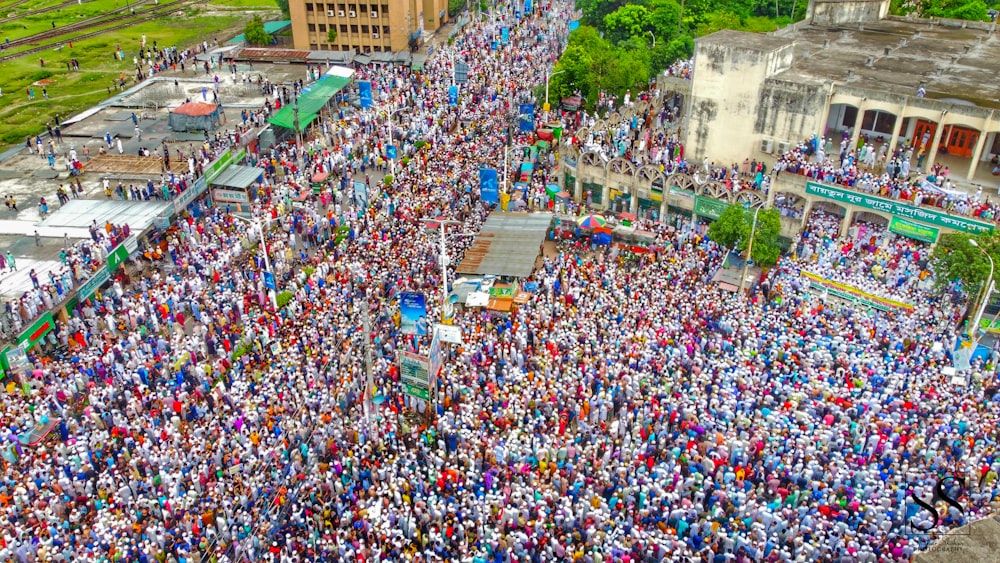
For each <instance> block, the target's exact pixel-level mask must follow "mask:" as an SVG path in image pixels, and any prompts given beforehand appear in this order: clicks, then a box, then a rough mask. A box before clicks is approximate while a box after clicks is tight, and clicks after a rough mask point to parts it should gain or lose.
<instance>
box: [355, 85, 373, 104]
mask: <svg viewBox="0 0 1000 563" xmlns="http://www.w3.org/2000/svg"><path fill="white" fill-rule="evenodd" d="M358 96H359V97H360V99H361V108H362V109H368V108H370V107H372V83H371V81H369V80H361V81H359V82H358Z"/></svg>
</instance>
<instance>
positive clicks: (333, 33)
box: [326, 25, 337, 43]
mask: <svg viewBox="0 0 1000 563" xmlns="http://www.w3.org/2000/svg"><path fill="white" fill-rule="evenodd" d="M326 41H327V43H335V42H336V41H337V28H336V27H334V26H332V25H331V26H330V30H329V31H327V32H326Z"/></svg>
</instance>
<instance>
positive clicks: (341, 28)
mask: <svg viewBox="0 0 1000 563" xmlns="http://www.w3.org/2000/svg"><path fill="white" fill-rule="evenodd" d="M340 32H341V33H347V24H346V23H342V24H340Z"/></svg>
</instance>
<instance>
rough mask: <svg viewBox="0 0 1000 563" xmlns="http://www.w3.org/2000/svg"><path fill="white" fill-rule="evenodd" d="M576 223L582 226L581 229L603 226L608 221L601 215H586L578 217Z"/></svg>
mask: <svg viewBox="0 0 1000 563" xmlns="http://www.w3.org/2000/svg"><path fill="white" fill-rule="evenodd" d="M576 224H577V225H579V226H580V228H581V229H594V228H597V227H603V226H605V225H607V224H608V222H607V221H606V220H605V219H604V217H601V216H600V215H594V214H593V213H591V214H590V215H584V216H583V217H580V218H579V219H577V221H576Z"/></svg>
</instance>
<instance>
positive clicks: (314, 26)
mask: <svg viewBox="0 0 1000 563" xmlns="http://www.w3.org/2000/svg"><path fill="white" fill-rule="evenodd" d="M309 31H316V24H314V23H311V24H309Z"/></svg>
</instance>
